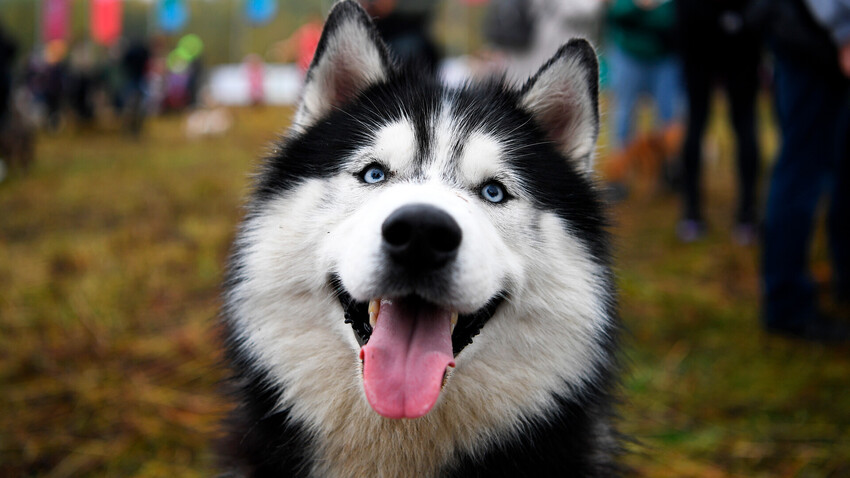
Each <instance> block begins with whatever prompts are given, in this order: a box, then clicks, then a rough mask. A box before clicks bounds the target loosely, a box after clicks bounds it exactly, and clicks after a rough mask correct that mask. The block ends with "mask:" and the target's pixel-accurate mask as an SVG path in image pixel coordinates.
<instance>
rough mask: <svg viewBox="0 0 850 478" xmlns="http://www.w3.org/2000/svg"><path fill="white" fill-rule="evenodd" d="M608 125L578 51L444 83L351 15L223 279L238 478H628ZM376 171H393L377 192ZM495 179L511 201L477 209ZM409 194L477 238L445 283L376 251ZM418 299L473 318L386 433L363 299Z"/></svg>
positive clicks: (319, 61)
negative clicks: (438, 379) (415, 403)
mask: <svg viewBox="0 0 850 478" xmlns="http://www.w3.org/2000/svg"><path fill="white" fill-rule="evenodd" d="M598 129H599V114H598V105H597V63H596V56H595V53H594V51H593V49H592V48H591V47H590V45H589V44H588V43H587V42H586V41H584V40H573V41H570V42H569V43H567V44H566V45H564V46H563V47H562V48H561V49H560V50H559V51H558V53H557V54H556V55H555V56H554V57H553V58H552V59H551V60H550V61H549V62H548V63H546V64H545V65H543V67H542V68H541V69H540V71H539V72H538V73H537V74H536V75H535V76H534V77H532V78H531V79H530V80H528V82H527V83H526V84H525V85H524V86H523V87H521V88H519V89H516V88H513V87H511V86H509V85H506V84H504V83H503V82H500V81H492V82H488V83H484V84H477V85H472V84H470V85H467V86H464V87H462V88H460V89H447V88H446V87H444V86H441V85H440V84H439V83H438V81H437V80H436V79H434V78H430V77H423V76H421V75H418V74H416V73H415V72H410V71H402V70H400V69H398V68H396V67H395V66H394V64H393V62H392V60H391V58H390V55H389V54H388V52H387V49H386V48H385V46H384V44H383V43H382V42H381V40H380V39H379V37H378V36H377V33H376V31H375V28H374V27H373V25H372V23H371V20H370V19H369V17H368V16H367V15H366V13H365V12H364V11H363V10H362V9H361V8H360V7H359V6H357V5H356V3H354V2H351V1H344V2H341V3H339V4H337V5H336V6H335V7H334V9H333V10H332V12H331V14H330V16H329V18H328V21H327V24H326V25H325V31H324V33H323V36H322V39H321V41H320V44H319V47H318V50H317V52H316V56H315V59H314V60H313V64H312V66H311V67H310V70H309V73H308V76H307V82H306V85H305V90H304V92H303V101H302V103H301V105H300V107H299V109H298V112H297V114H296V117H295V121H294V124H293V126H292V128H291V130H290V131H289V133H288V134H287V136H286V138H285V139H284V140H282V141H281V142H280V143H279V144H278V145H277V146H276V147H275V148H274V150H273V152H272V154H271V155H270V157H269V158H268V159H267V160H266V161H265V164H264V166H263V169H262V170H261V172H260V174H259V177H258V178H257V184H256V190H255V192H254V194H253V196H252V199H251V201H250V204H249V206H248V212H247V215H246V218H245V219H244V222H243V224H242V226H241V228H240V231H239V234H238V238H237V239H236V241H235V245H234V252H233V256H232V259H231V264H230V268H229V277H228V280H227V282H226V284H225V307H224V311H223V316H224V329H225V334H226V346H227V357H228V360H229V362H230V365H231V367H232V370H233V373H234V377H233V384H234V386H235V389H236V393H237V396H238V400H239V404H238V407H237V408H236V410H235V411H234V412H233V414H232V417H231V418H230V420H229V421H228V423H227V427H228V434H229V435H228V436H229V438H228V440H227V441H226V443H225V448H226V450H227V455H228V456H227V462H226V466H227V467H228V472H229V474H230V475H232V476H246V477H247V476H251V477H259V476H287V477H292V476H305V477H400V476H417V477H419V476H463V477H468V476H482V477H484V476H486V477H494V476H612V475H616V474H617V467H616V465H615V462H616V455H617V453H618V450H619V440H618V435H617V434H616V432H615V431H614V429H613V427H612V424H611V415H612V411H611V407H612V393H613V388H614V383H615V379H614V377H615V374H616V360H615V358H614V356H615V349H616V335H617V328H618V321H617V318H616V313H615V305H614V301H615V299H614V292H613V279H612V274H611V269H610V264H609V262H610V260H609V252H608V237H607V234H606V232H605V218H604V214H603V206H602V203H601V201H600V198H599V194H598V192H597V191H596V189H595V188H594V185H593V182H592V180H591V168H592V159H593V153H594V147H595V142H596V139H597V134H598ZM374 164H378V165H380V167H382V168H384V169H385V170H386V173H387V175H386V179H385V180H384V181H382V182H381V183H379V184H367V183H365V182H364V181H363V179H362V174H363V171H364V169H365V168H367V167H369V166H370V165H374ZM493 182H495V183H496V184H498V185H500V186H501V187H503V188H504V191H505V192H506V196H507V199H506V200H504V201H503V202H500V203H492V202H489V201H488V200H486V199H485V198H483V197H482V193H481V191H482V185H486V184H490V183H493ZM412 203H415V204H424V205H427V206H433V208H436V209H439V210H441V211H445V212H446V213H448V214H449V215H450V216H451V217H452V218H453V219H454V220H455V221H456V222H457V224H458V225H459V226H460V229H461V230H462V233H463V239H462V242H461V244H460V246H459V248H458V250H457V256H456V258H455V259H454V260H453V261H452V262H451V263H450V264H449V265H448V266H446V267H445V268H444V270H441V271H440V272H439V276H438V278H437V279H434V278H432V279H434V280H421V281H420V280H419V279H410V278H409V277H406V276H405V273H404V271H403V270H402V271H399V270H398V268H396V267H393V266H392V265H391V264H389V263H388V261H389V259H388V258H387V257H386V253H385V251H384V249H383V248H382V246H381V242H382V238H381V225H382V223H383V222H384V221H385V220H386V218H387V216H388V215H390V214H391V213H393V211H395V210H398V209H399V208H400V207H403V206H405V205H408V204H412ZM411 294H414V295H416V296H418V297H421V298H423V300H427V301H429V302H433V303H435V304H440V305H443V306H447V307H452V308H453V309H454V310H457V312H458V313H459V314H460V323H459V324H458V327H457V329H456V330H455V332H454V335H453V336H452V341H453V346H454V349H455V354H456V357H455V359H456V368H454V369H453V370H451V371H450V373H449V376H448V379H447V382H446V383H445V386H444V389H443V390H442V393H441V395H440V398H439V401H438V402H437V404H436V405H435V406H434V408H433V409H432V410H431V411H430V413H428V414H427V415H425V416H424V417H422V418H418V419H413V420H408V419H402V420H392V419H388V418H384V417H382V416H380V415H378V414H377V413H375V412H374V411H373V410H372V408H370V406H369V404H368V403H367V400H366V398H365V397H364V391H363V384H362V381H361V380H362V379H361V373H362V369H361V363H360V361H359V359H358V350H359V348H360V345H361V343H362V342H363V341H364V339H365V340H368V332H369V330H370V329H369V328H368V327H367V326H366V324H365V323H364V322H363V318H362V315H363V313H364V309H363V308H364V307H365V303H367V302H368V301H369V300H370V299H372V298H375V297H386V296H401V295H411ZM479 328H480V330H479ZM469 342H471V343H469ZM230 475H229V476H230Z"/></svg>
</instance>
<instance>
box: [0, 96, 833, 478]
mask: <svg viewBox="0 0 850 478" xmlns="http://www.w3.org/2000/svg"><path fill="white" fill-rule="evenodd" d="M288 114H289V112H288V111H285V110H278V109H265V110H253V111H248V110H241V111H237V112H236V115H237V118H236V119H237V121H236V127H235V128H234V129H233V130H232V131H230V132H229V133H228V134H227V135H225V136H223V137H219V138H214V139H206V140H201V141H197V142H188V141H186V140H185V139H183V135H182V123H181V120H180V119H179V118H163V119H157V120H156V121H154V122H153V123H151V124H150V125H149V126H150V128H149V130H148V131H147V135H146V138H145V139H143V140H141V141H135V142H134V141H130V140H127V139H126V138H123V137H121V136H120V135H118V134H116V133H110V132H100V133H89V134H86V135H83V136H79V135H74V134H72V133H71V132H65V133H61V134H59V135H56V136H53V137H44V138H42V141H41V142H40V144H39V155H38V156H39V160H38V164H37V165H36V167H35V169H34V170H33V171H32V173H31V174H30V175H29V176H27V177H24V178H21V177H15V178H12V179H11V180H7V181H6V182H4V183H3V184H0V389H2V393H0V477H7V476H8V477H18V476H46V477H70V476H75V477H76V476H84V477H85V476H116V477H117V476H122V477H123V476H140V477H144V476H150V477H155V476H181V477H182V476H186V477H191V476H210V475H211V474H212V473H213V455H212V453H211V451H210V448H209V440H210V439H211V437H213V436H214V435H215V433H216V422H217V420H218V419H219V417H220V416H221V414H222V413H223V412H224V411H225V410H226V409H227V406H228V405H227V403H226V402H225V401H224V399H223V398H222V397H221V396H220V395H218V394H217V392H216V382H217V381H218V380H219V379H220V378H221V377H222V375H223V372H222V370H221V369H220V368H219V367H218V363H217V361H218V359H219V352H218V347H217V343H216V334H215V330H214V323H215V316H216V313H217V308H218V298H217V295H218V284H219V281H220V279H221V271H222V264H223V262H224V260H225V257H226V254H227V249H228V244H229V241H230V239H231V237H232V234H233V229H234V225H235V224H236V222H237V220H238V218H239V216H240V209H239V205H240V201H241V199H240V198H241V197H242V196H243V195H244V194H245V192H246V189H247V187H248V183H249V178H248V172H249V171H250V170H251V168H252V165H253V164H254V158H255V157H256V156H258V155H259V154H260V153H262V151H263V148H264V147H265V145H266V144H267V142H268V141H269V140H270V139H272V138H273V137H274V134H275V132H276V131H277V130H279V129H280V128H281V127H282V126H284V125H285V124H286V122H287V118H288ZM715 128H716V129H718V131H720V133H719V134H718V135H717V137H719V138H721V140H720V141H719V143H718V144H719V145H720V147H719V151H720V154H719V160H718V161H715V162H713V163H711V162H710V164H708V165H707V176H708V179H709V193H708V197H709V198H710V204H709V206H710V207H709V211H708V216H709V218H710V221H711V225H712V229H711V232H710V234H709V236H708V238H707V239H706V240H705V241H703V242H702V243H699V244H695V245H688V246H685V245H681V244H678V243H677V242H676V241H675V239H674V237H673V233H672V227H673V224H674V222H675V218H676V213H677V207H676V202H675V200H674V199H673V198H671V197H667V196H663V195H658V194H655V193H653V192H651V191H650V189H651V188H650V187H639V188H637V189H636V190H635V191H634V194H633V195H632V196H631V197H630V198H629V199H628V200H627V201H626V202H624V203H622V204H620V205H618V206H617V207H616V209H615V214H614V215H615V219H616V226H615V228H614V232H615V233H616V236H617V238H618V239H617V240H618V272H619V276H620V285H621V288H622V314H623V318H624V321H625V322H626V324H627V326H628V329H629V333H628V334H627V337H626V357H627V363H628V370H627V374H626V375H625V379H624V399H625V400H624V405H623V407H622V409H621V413H622V426H621V428H622V429H623V430H624V431H625V432H627V433H628V434H630V435H631V436H633V437H635V438H636V439H637V440H639V441H640V444H636V445H634V446H633V447H632V450H633V453H632V454H630V455H629V457H628V458H627V461H628V462H629V463H630V464H632V465H633V466H634V467H635V468H636V469H637V470H639V471H640V472H642V474H643V475H645V476H650V477H656V476H659V477H663V476H670V477H674V476H675V477H680V476H694V477H703V476H708V477H714V476H716V477H723V476H745V477H758V476H766V477H767V476H782V477H785V476H787V477H795V476H800V477H827V476H835V477H838V476H850V383H848V380H847V377H848V376H850V350H848V349H847V348H846V347H844V348H841V347H822V346H817V345H809V344H805V343H798V342H794V341H788V340H783V339H778V338H772V337H767V336H765V335H764V334H762V333H761V332H760V329H759V327H758V310H757V297H758V280H757V251H756V250H755V249H754V248H742V247H738V246H734V245H733V244H732V242H731V240H730V238H729V234H728V230H729V226H730V222H731V219H730V218H731V212H732V209H733V208H732V199H733V198H732V191H731V189H730V186H729V185H730V184H732V183H733V181H732V176H731V174H730V170H731V166H730V164H729V160H728V156H729V155H728V151H729V150H730V148H729V145H728V144H726V143H725V142H724V141H723V140H722V138H723V137H724V133H723V126H722V124H720V123H718V124H716V125H715ZM725 136H728V135H725ZM768 142H770V140H769V139H768ZM822 255H823V254H822V251H820V252H819V253H818V256H819V257H820V256H822Z"/></svg>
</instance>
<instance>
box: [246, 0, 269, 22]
mask: <svg viewBox="0 0 850 478" xmlns="http://www.w3.org/2000/svg"><path fill="white" fill-rule="evenodd" d="M276 14H277V0H245V18H247V19H248V22H249V23H253V24H255V25H259V24H263V23H268V22H269V21H271V19H272V18H274V16H275V15H276Z"/></svg>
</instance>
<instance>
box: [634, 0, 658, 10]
mask: <svg viewBox="0 0 850 478" xmlns="http://www.w3.org/2000/svg"><path fill="white" fill-rule="evenodd" d="M657 3H658V2H656V1H655V0H636V1H635V5H637V6H638V7H640V8H642V9H644V10H652V9H653V8H655V7H656V5H657Z"/></svg>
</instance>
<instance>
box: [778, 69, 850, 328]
mask: <svg viewBox="0 0 850 478" xmlns="http://www.w3.org/2000/svg"><path fill="white" fill-rule="evenodd" d="M775 68H776V83H775V86H776V109H777V114H778V117H779V125H780V128H781V131H782V146H781V150H780V153H779V157H778V158H777V160H776V164H775V165H774V167H773V172H772V176H771V183H770V192H769V195H768V199H767V208H766V213H765V225H764V251H763V265H762V267H763V275H764V294H765V296H764V321H765V325H766V326H767V328H768V329H770V330H773V331H781V332H787V333H792V334H799V335H804V334H805V330H806V327H807V326H808V325H809V323H810V322H811V321H813V320H815V318H816V317H817V308H816V304H815V288H814V284H813V282H812V279H811V277H810V274H809V270H808V263H809V262H808V259H809V243H810V239H811V235H812V228H813V226H814V216H815V211H816V208H817V205H818V201H819V200H820V198H821V195H822V193H823V191H824V189H825V186H826V185H827V181H828V178H829V173H830V169H831V168H832V165H833V164H834V161H835V159H836V149H837V148H836V144H837V142H836V134H838V133H839V131H838V130H837V128H839V126H838V125H837V122H839V121H840V117H841V116H842V111H843V110H845V109H846V107H845V106H844V105H843V101H842V99H843V98H841V96H842V95H841V94H840V91H839V90H838V89H837V88H835V87H831V86H830V85H829V83H828V82H826V81H824V79H823V76H822V75H820V74H819V73H818V72H813V71H810V70H809V69H807V68H806V67H805V66H800V65H796V64H794V63H791V62H788V61H786V60H785V59H783V58H781V57H780V56H777V57H776V62H775ZM841 134H844V132H843V131H842V132H841Z"/></svg>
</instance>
